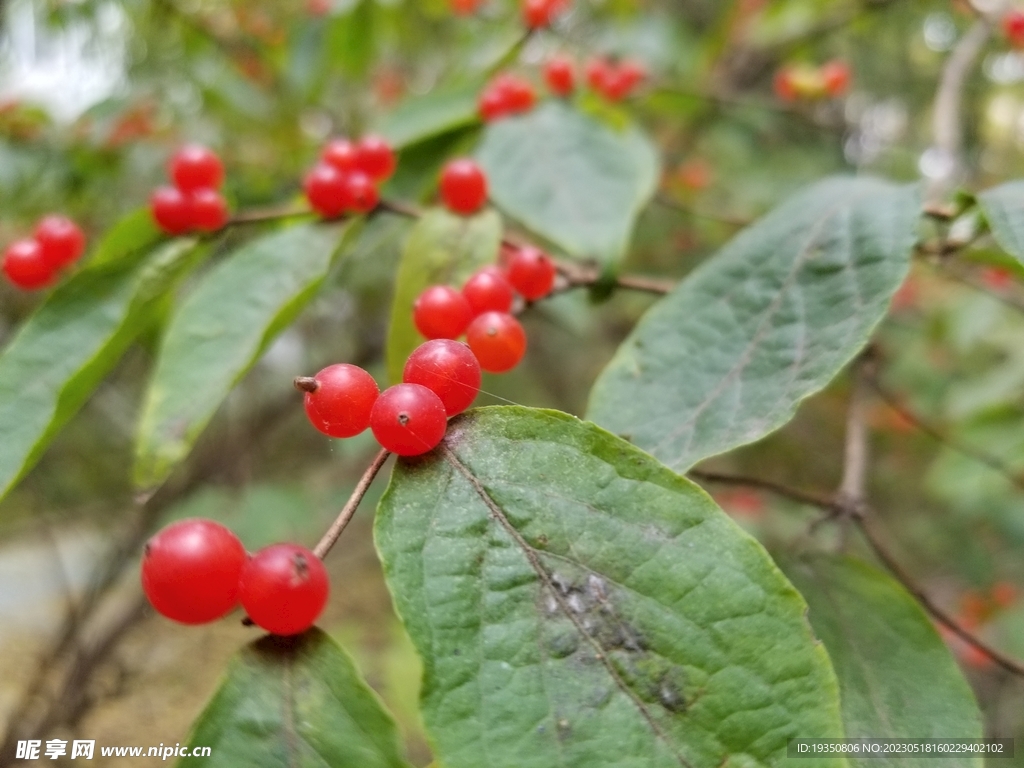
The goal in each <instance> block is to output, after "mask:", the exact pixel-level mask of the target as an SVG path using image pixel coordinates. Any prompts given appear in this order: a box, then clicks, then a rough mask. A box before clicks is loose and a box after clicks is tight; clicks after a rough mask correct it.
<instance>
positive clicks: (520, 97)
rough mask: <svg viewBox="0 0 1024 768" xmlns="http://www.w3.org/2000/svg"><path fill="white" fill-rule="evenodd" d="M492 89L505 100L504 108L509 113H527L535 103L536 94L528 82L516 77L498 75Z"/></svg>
mask: <svg viewBox="0 0 1024 768" xmlns="http://www.w3.org/2000/svg"><path fill="white" fill-rule="evenodd" d="M494 87H495V88H496V89H497V90H498V91H499V92H500V93H501V94H502V96H503V97H504V99H505V108H506V109H507V110H508V111H509V112H511V113H516V112H527V111H529V110H531V109H533V105H534V104H535V103H536V102H537V94H536V92H535V91H534V90H533V85H532V84H531V83H530V81H529V80H524V79H523V78H521V77H517V76H516V75H510V74H503V75H498V76H497V77H496V78H495V80H494Z"/></svg>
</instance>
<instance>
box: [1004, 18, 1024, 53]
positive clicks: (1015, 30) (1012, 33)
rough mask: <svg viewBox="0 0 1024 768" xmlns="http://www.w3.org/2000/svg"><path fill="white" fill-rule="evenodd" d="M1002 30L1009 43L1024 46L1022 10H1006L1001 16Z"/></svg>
mask: <svg viewBox="0 0 1024 768" xmlns="http://www.w3.org/2000/svg"><path fill="white" fill-rule="evenodd" d="M1003 32H1004V33H1005V34H1006V37H1007V39H1008V40H1009V41H1010V44H1011V45H1014V46H1017V47H1020V46H1024V11H1019V10H1012V11H1009V12H1007V14H1006V15H1005V16H1004V17H1003Z"/></svg>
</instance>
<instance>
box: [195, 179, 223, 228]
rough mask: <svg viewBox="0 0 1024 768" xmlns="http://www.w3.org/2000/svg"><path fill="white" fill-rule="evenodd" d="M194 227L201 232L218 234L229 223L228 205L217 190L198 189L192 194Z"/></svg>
mask: <svg viewBox="0 0 1024 768" xmlns="http://www.w3.org/2000/svg"><path fill="white" fill-rule="evenodd" d="M191 197H192V199H191V201H190V206H191V209H192V226H193V227H195V228H196V229H198V230H199V231H201V232H217V231H218V230H221V229H223V228H224V226H225V225H226V224H227V223H228V204H227V202H226V201H225V200H224V197H223V196H222V195H221V194H220V192H218V191H217V190H215V189H197V190H196V191H195V192H193V193H192V196H191Z"/></svg>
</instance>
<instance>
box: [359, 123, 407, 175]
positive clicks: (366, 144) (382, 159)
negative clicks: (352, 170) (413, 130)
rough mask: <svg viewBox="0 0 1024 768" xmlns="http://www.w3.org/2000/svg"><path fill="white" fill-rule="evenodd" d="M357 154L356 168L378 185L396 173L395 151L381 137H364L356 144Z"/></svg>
mask: <svg viewBox="0 0 1024 768" xmlns="http://www.w3.org/2000/svg"><path fill="white" fill-rule="evenodd" d="M355 154H356V168H358V169H359V170H360V171H362V172H363V173H365V174H366V175H367V176H369V177H370V178H371V179H373V180H374V181H375V182H377V183H380V182H382V181H386V180H387V179H388V178H390V177H391V174H393V173H394V172H395V166H396V164H397V161H396V160H395V153H394V150H392V149H391V145H390V144H388V142H387V141H386V140H385V139H383V138H382V137H380V136H374V135H370V136H364V137H363V138H362V139H360V140H359V143H358V144H356V150H355Z"/></svg>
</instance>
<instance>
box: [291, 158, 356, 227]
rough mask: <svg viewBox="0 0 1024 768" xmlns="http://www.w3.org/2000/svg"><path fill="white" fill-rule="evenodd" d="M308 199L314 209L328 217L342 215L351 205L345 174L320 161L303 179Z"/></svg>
mask: <svg viewBox="0 0 1024 768" xmlns="http://www.w3.org/2000/svg"><path fill="white" fill-rule="evenodd" d="M303 188H304V189H305V191H306V199H307V200H309V204H310V206H311V207H312V208H313V210H314V211H316V212H317V213H319V214H320V215H321V216H323V217H324V218H326V219H333V218H334V217H335V216H340V215H341V214H342V213H344V212H345V211H346V210H347V209H348V208H349V207H350V205H351V202H352V201H351V199H350V198H349V196H348V184H346V182H345V175H344V174H342V173H341V172H340V171H339V170H337V169H336V168H334V167H333V166H330V165H326V164H325V163H320V164H319V165H316V166H314V167H313V170H311V171H310V172H309V173H307V174H306V178H305V180H304V181H303Z"/></svg>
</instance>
